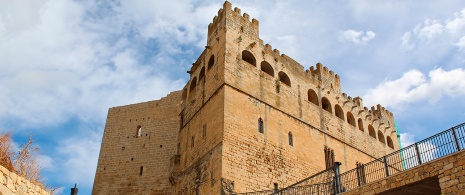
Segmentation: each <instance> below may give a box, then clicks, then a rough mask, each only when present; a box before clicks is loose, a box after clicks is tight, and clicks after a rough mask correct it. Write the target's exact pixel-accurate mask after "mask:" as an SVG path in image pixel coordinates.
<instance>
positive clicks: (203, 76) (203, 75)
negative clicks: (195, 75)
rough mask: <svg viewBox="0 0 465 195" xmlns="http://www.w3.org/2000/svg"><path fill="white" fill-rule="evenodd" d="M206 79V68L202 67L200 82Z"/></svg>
mask: <svg viewBox="0 0 465 195" xmlns="http://www.w3.org/2000/svg"><path fill="white" fill-rule="evenodd" d="M203 78H205V67H202V70H200V74H199V82H200V81H201V80H202V79H203Z"/></svg>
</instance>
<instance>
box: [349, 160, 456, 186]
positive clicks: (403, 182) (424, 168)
mask: <svg viewBox="0 0 465 195" xmlns="http://www.w3.org/2000/svg"><path fill="white" fill-rule="evenodd" d="M430 178H434V179H436V180H437V182H439V186H440V189H441V194H443V195H458V194H465V151H461V152H458V153H455V154H452V155H449V156H445V157H442V158H439V159H436V160H433V161H431V162H428V163H425V164H423V165H421V166H418V167H415V168H413V169H410V170H407V171H404V172H400V173H397V174H395V175H392V176H391V177H388V178H385V179H381V180H378V181H376V182H373V183H369V184H367V185H365V186H363V187H360V188H357V189H354V190H351V191H348V192H346V193H343V194H342V195H352V194H353V195H371V194H380V193H383V194H388V192H390V191H393V190H396V189H397V188H406V189H407V190H409V189H408V188H413V187H414V185H413V184H415V183H416V182H418V181H422V180H428V179H430ZM410 190H412V189H410ZM422 190H426V191H422ZM413 191H414V192H416V193H418V194H431V192H432V191H434V188H432V186H430V187H429V189H428V188H425V189H421V188H415V189H414V190H413ZM392 194H396V193H392ZM397 194H399V192H397Z"/></svg>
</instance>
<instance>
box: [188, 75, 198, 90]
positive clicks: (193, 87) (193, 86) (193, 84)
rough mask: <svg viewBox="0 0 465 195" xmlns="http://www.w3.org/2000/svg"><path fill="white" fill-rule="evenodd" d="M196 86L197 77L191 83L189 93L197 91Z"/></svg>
mask: <svg viewBox="0 0 465 195" xmlns="http://www.w3.org/2000/svg"><path fill="white" fill-rule="evenodd" d="M195 86H197V77H194V78H193V79H192V81H191V86H190V87H189V91H192V90H194V89H195Z"/></svg>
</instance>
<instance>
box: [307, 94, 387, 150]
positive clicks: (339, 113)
mask: <svg viewBox="0 0 465 195" xmlns="http://www.w3.org/2000/svg"><path fill="white" fill-rule="evenodd" d="M315 96H316V93H315V92H314V91H313V90H312V89H309V90H308V99H309V101H310V102H312V103H314V104H317V103H315ZM316 100H318V99H316ZM321 108H322V109H323V110H325V111H326V112H329V113H332V106H331V102H330V101H329V100H328V98H326V97H323V98H321ZM334 113H335V115H336V117H338V118H340V119H342V120H345V119H344V111H343V109H342V107H341V106H339V105H338V104H336V105H335V106H334ZM346 119H347V123H349V124H350V125H352V126H353V127H357V125H358V129H359V130H360V131H362V132H364V131H365V129H364V127H363V120H362V119H361V118H359V119H358V120H357V124H356V122H355V117H354V115H353V114H352V112H350V111H349V112H347V113H346ZM368 134H369V135H370V136H371V137H373V138H375V139H378V141H379V142H381V143H383V144H386V142H388V146H389V141H387V138H385V137H384V134H383V133H382V132H381V131H379V130H378V133H376V131H375V129H374V128H373V126H372V125H371V124H370V125H368ZM389 139H390V138H389ZM390 142H391V145H393V144H392V139H390ZM389 147H391V146H389ZM391 148H393V147H391Z"/></svg>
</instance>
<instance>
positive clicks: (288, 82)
mask: <svg viewBox="0 0 465 195" xmlns="http://www.w3.org/2000/svg"><path fill="white" fill-rule="evenodd" d="M278 77H279V81H281V82H282V83H284V84H286V85H287V86H289V87H290V86H291V79H289V76H287V74H286V73H284V72H283V71H281V72H279V73H278Z"/></svg>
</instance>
